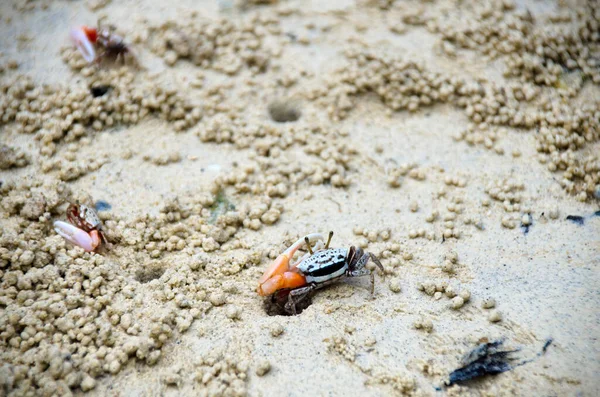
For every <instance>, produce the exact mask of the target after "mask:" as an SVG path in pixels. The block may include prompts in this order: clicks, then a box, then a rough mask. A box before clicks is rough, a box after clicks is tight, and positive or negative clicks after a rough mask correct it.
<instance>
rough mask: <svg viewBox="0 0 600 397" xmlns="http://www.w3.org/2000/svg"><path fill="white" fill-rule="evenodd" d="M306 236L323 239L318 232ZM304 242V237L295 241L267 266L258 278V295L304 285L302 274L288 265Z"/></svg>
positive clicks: (312, 238)
mask: <svg viewBox="0 0 600 397" xmlns="http://www.w3.org/2000/svg"><path fill="white" fill-rule="evenodd" d="M307 237H308V238H309V240H323V235H321V234H319V233H313V234H309V235H308V236H307ZM304 242H305V241H304V238H301V239H299V240H298V241H296V242H295V243H294V244H292V245H291V246H290V247H289V248H288V249H287V250H285V252H284V253H283V254H281V255H279V256H278V257H277V259H275V261H274V262H273V263H272V264H271V266H269V268H268V269H267V270H266V271H265V273H264V274H263V275H262V277H261V278H260V279H259V280H258V289H257V292H258V294H259V295H260V296H268V295H271V294H273V293H275V292H276V291H278V290H280V289H284V288H290V289H291V288H298V287H302V286H303V285H306V279H305V278H304V276H303V275H302V274H300V273H298V272H297V271H296V268H295V267H293V266H290V259H291V258H292V257H293V256H294V254H295V253H296V251H297V250H298V249H299V248H300V247H301V246H302V244H304Z"/></svg>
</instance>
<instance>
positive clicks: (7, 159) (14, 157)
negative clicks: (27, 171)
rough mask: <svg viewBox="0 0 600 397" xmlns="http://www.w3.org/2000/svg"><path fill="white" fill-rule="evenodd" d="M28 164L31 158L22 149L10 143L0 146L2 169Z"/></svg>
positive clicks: (0, 167) (0, 166)
mask: <svg viewBox="0 0 600 397" xmlns="http://www.w3.org/2000/svg"><path fill="white" fill-rule="evenodd" d="M28 164H29V158H28V156H27V154H26V153H25V152H23V151H22V150H20V149H18V148H14V147H11V146H8V145H1V146H0V170H8V169H10V168H21V167H25V166H27V165H28Z"/></svg>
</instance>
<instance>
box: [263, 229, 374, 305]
mask: <svg viewBox="0 0 600 397" xmlns="http://www.w3.org/2000/svg"><path fill="white" fill-rule="evenodd" d="M332 237H333V232H329V238H328V239H327V243H326V244H325V245H323V241H324V240H325V239H324V237H323V235H322V234H320V233H313V234H309V235H307V236H305V237H303V238H300V239H299V240H298V241H296V242H295V243H294V244H292V245H291V246H290V247H288V249H286V250H285V251H284V252H283V253H282V254H281V255H279V256H278V257H277V259H275V261H274V262H273V263H272V264H271V266H269V268H268V269H267V271H265V273H264V274H263V276H262V277H261V278H260V280H258V289H257V292H258V294H259V295H260V296H273V297H278V296H281V295H282V294H285V293H287V303H285V306H284V310H285V311H286V312H287V313H288V314H293V315H296V305H297V304H298V303H300V302H301V301H302V300H303V299H305V298H306V297H307V296H308V295H309V294H310V293H311V292H312V291H314V290H317V289H320V288H323V287H325V286H328V285H330V284H333V283H335V282H337V281H339V280H341V279H344V278H348V277H361V276H369V275H370V276H371V295H373V293H374V292H375V274H374V273H372V272H371V271H370V270H369V269H367V268H366V267H365V265H366V264H367V262H368V261H369V259H372V260H373V262H374V263H375V264H376V265H377V267H379V269H381V271H382V272H383V266H382V265H381V262H380V261H379V259H377V257H376V256H375V255H373V254H372V253H371V252H365V251H363V249H362V248H360V247H359V248H357V247H354V246H351V247H350V248H329V244H330V243H331V238H332ZM311 242H315V246H314V249H313V247H311ZM303 244H306V247H307V249H308V253H307V254H305V255H304V256H302V257H301V258H300V259H299V260H298V261H297V262H295V263H293V264H291V265H290V260H291V259H292V257H293V256H294V254H295V253H296V251H297V250H298V249H299V248H300V247H301V246H302V245H303ZM284 297H285V296H284Z"/></svg>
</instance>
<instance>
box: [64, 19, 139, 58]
mask: <svg viewBox="0 0 600 397" xmlns="http://www.w3.org/2000/svg"><path fill="white" fill-rule="evenodd" d="M114 30H115V28H114V27H113V26H110V25H109V26H108V27H102V26H101V25H100V23H98V27H97V28H91V27H89V26H80V27H77V28H73V29H71V33H70V36H71V40H73V42H74V43H75V46H76V47H77V49H78V50H79V52H81V55H83V58H84V59H85V60H86V61H88V62H89V63H92V62H99V61H100V60H101V59H103V58H105V59H111V60H113V61H117V60H119V59H121V60H122V62H123V63H125V55H128V54H131V55H132V50H131V48H130V47H129V45H127V44H126V43H125V40H124V39H123V38H122V37H121V36H119V35H117V34H116V33H114ZM96 50H99V51H102V52H101V53H100V54H99V55H98V56H96Z"/></svg>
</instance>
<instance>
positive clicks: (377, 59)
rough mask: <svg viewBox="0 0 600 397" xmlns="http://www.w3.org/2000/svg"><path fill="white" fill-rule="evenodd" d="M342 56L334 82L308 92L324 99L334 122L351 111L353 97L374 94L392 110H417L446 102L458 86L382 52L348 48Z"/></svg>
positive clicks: (316, 97) (436, 74)
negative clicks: (342, 59) (342, 62)
mask: <svg viewBox="0 0 600 397" xmlns="http://www.w3.org/2000/svg"><path fill="white" fill-rule="evenodd" d="M345 57H346V60H347V63H346V64H345V65H344V66H343V68H340V69H339V70H337V71H336V72H335V73H334V75H335V78H334V79H328V81H326V82H325V83H324V85H323V86H321V87H318V88H314V89H312V90H311V91H310V92H308V93H307V95H308V97H309V98H311V99H313V100H317V99H318V98H321V97H324V98H325V105H326V106H327V108H326V109H327V112H328V113H329V115H330V116H331V117H332V118H333V119H334V120H335V119H343V118H345V117H346V116H347V115H348V113H349V112H350V111H351V110H352V109H353V108H354V105H355V102H354V98H355V97H356V96H359V95H362V94H366V93H371V92H372V93H375V94H377V95H378V96H379V97H380V98H381V100H382V101H383V102H384V103H385V104H386V105H387V106H388V107H389V108H390V109H391V110H394V111H398V110H404V109H407V110H409V111H416V110H418V109H419V108H421V107H424V106H431V105H433V104H435V103H438V102H447V101H449V100H450V99H451V97H453V96H454V94H455V92H456V89H457V85H458V83H459V82H458V81H454V80H453V79H448V78H446V77H443V76H441V75H439V74H438V73H434V72H429V71H426V70H425V69H424V68H423V67H422V66H421V65H418V64H417V63H415V62H410V61H405V60H402V59H400V58H398V57H396V56H394V55H391V54H388V53H385V52H383V51H377V50H371V49H368V48H351V49H348V50H347V51H346V52H345Z"/></svg>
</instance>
